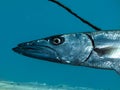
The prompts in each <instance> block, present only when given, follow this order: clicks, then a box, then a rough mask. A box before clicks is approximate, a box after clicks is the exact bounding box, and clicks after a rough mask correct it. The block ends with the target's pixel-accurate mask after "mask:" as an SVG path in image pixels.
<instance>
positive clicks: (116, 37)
mask: <svg viewBox="0 0 120 90" xmlns="http://www.w3.org/2000/svg"><path fill="white" fill-rule="evenodd" d="M50 1H52V2H54V3H56V4H58V5H60V6H61V7H63V8H64V9H66V10H67V11H68V12H70V13H71V14H73V15H74V16H76V17H77V18H78V19H80V20H81V21H82V22H84V23H86V24H88V25H89V26H91V27H92V28H94V29H95V30H96V32H85V33H82V32H81V33H73V34H61V35H55V36H51V37H47V38H43V39H38V40H33V41H30V42H25V43H21V44H18V46H17V47H15V48H13V50H14V51H15V52H17V53H19V54H22V55H25V56H28V57H32V58H37V59H40V60H41V59H42V60H46V61H51V62H56V63H61V64H69V65H76V66H86V67H92V68H100V69H110V70H115V71H116V72H118V73H119V74H120V31H101V29H99V28H97V27H95V26H94V25H92V24H90V23H89V22H88V21H85V20H84V19H82V18H81V17H79V16H77V14H75V13H73V12H72V11H71V10H70V9H68V8H66V7H65V6H64V5H62V4H61V3H59V2H57V1H56V0H50Z"/></svg>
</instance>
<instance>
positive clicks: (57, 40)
mask: <svg viewBox="0 0 120 90" xmlns="http://www.w3.org/2000/svg"><path fill="white" fill-rule="evenodd" d="M50 42H51V43H52V44H53V45H60V44H62V43H63V42H64V38H63V37H52V38H51V39H50Z"/></svg>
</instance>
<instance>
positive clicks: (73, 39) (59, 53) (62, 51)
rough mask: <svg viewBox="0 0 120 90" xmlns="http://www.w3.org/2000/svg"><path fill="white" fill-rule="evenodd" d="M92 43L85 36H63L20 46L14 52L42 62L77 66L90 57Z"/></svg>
mask: <svg viewBox="0 0 120 90" xmlns="http://www.w3.org/2000/svg"><path fill="white" fill-rule="evenodd" d="M90 43H91V42H89V40H88V37H87V36H86V35H84V34H62V35H55V36H50V37H47V38H43V39H37V40H33V41H29V42H25V43H21V44H18V46H17V47H15V48H13V51H15V52H17V53H19V54H22V55H24V56H28V57H32V58H37V59H40V60H46V61H51V62H56V63H63V64H72V65H77V64H79V63H81V62H84V60H85V59H86V58H87V56H88V55H89V53H90V51H91V44H90ZM88 46H89V48H88V49H85V48H87V47H88Z"/></svg>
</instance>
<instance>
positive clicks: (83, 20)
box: [49, 0, 101, 31]
mask: <svg viewBox="0 0 120 90" xmlns="http://www.w3.org/2000/svg"><path fill="white" fill-rule="evenodd" d="M49 1H51V2H53V3H56V4H57V5H59V6H60V7H62V8H64V9H65V10H66V11H68V12H69V13H70V14H72V15H73V16H75V17H76V18H78V19H79V20H80V21H82V22H83V23H85V24H87V25H88V26H90V27H92V28H93V29H95V30H96V31H101V29H100V28H98V27H97V26H95V25H93V24H91V23H90V22H88V21H87V20H85V19H83V18H81V17H80V16H79V15H77V14H76V13H75V12H73V11H72V10H71V9H69V8H68V7H66V6H65V5H63V4H61V3H60V2H58V1H57V0H49Z"/></svg>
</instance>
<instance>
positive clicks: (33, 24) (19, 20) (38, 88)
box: [0, 0, 120, 90]
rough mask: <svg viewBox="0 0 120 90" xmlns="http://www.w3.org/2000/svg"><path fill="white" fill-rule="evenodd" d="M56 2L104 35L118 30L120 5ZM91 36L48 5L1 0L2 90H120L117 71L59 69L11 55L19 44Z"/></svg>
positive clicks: (117, 0) (93, 0) (101, 0)
mask: <svg viewBox="0 0 120 90" xmlns="http://www.w3.org/2000/svg"><path fill="white" fill-rule="evenodd" d="M59 1H60V2H61V3H63V4H65V5H66V6H68V7H69V8H71V9H72V10H73V11H74V12H76V13H77V14H78V15H79V16H81V17H83V18H84V19H86V20H88V21H89V22H91V23H93V24H94V25H96V26H98V27H100V28H101V29H103V30H120V0H59ZM90 31H94V30H93V29H92V28H91V27H89V26H87V25H86V24H84V23H82V22H81V21H79V20H78V19H77V18H75V17H74V16H72V15H71V14H69V13H68V12H66V11H65V10H64V9H62V8H61V7H59V6H58V5H56V4H54V3H52V2H50V1H48V0H0V90H120V76H119V75H118V74H117V73H116V72H115V71H111V70H101V69H92V68H86V67H81V66H70V65H63V64H57V63H52V62H47V61H43V60H37V59H32V58H29V57H25V56H22V55H19V54H16V53H15V52H13V51H12V48H13V47H15V46H16V45H17V44H18V43H21V42H25V41H31V40H35V39H40V38H44V37H47V36H51V35H55V34H64V33H75V32H90ZM31 83H32V84H31ZM31 85H32V86H31ZM19 86H20V87H19ZM24 86H26V87H27V88H26V89H25V87H24ZM28 87H31V88H28ZM82 87H83V88H82ZM23 88H24V89H23Z"/></svg>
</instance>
